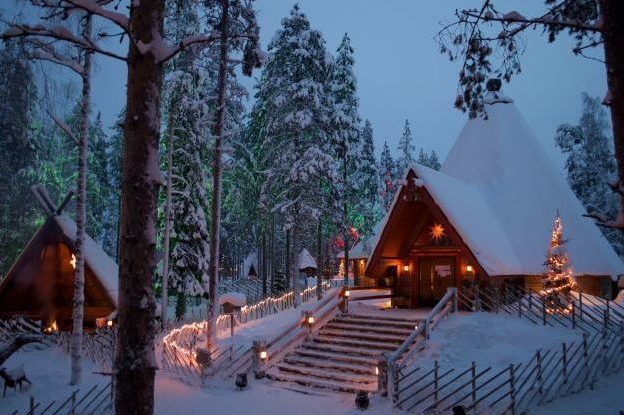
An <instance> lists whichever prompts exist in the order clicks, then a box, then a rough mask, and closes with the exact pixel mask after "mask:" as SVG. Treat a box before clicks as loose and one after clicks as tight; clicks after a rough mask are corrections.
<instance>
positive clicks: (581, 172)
mask: <svg viewBox="0 0 624 415" xmlns="http://www.w3.org/2000/svg"><path fill="white" fill-rule="evenodd" d="M582 101H583V111H582V115H581V118H580V120H579V123H578V124H577V125H570V124H562V125H560V126H559V127H558V128H557V133H556V135H555V143H556V145H557V146H558V147H559V148H560V149H561V152H562V153H563V154H566V155H567V159H566V163H565V171H566V174H567V178H568V183H569V184H570V188H571V189H572V191H574V193H575V194H576V196H577V197H578V198H579V200H580V201H581V203H583V205H584V206H585V209H587V212H588V213H590V214H591V213H600V214H604V215H607V216H609V217H616V216H617V214H618V207H619V203H618V197H617V195H616V194H615V193H614V192H613V190H612V189H611V187H610V183H612V182H615V181H616V165H615V159H614V157H613V146H612V144H611V142H612V140H611V138H610V137H609V135H608V132H609V129H610V127H609V122H608V119H607V114H606V111H605V110H604V108H603V106H602V105H601V103H600V99H598V98H592V97H590V96H589V95H587V94H586V93H584V94H583V95H582ZM600 229H601V231H602V233H603V234H604V235H605V237H606V238H607V239H608V240H609V242H610V243H611V245H612V246H613V247H614V249H615V250H616V251H617V252H618V254H619V255H620V256H622V255H624V237H623V235H622V233H621V232H620V231H618V230H616V229H612V228H609V227H601V228H600Z"/></svg>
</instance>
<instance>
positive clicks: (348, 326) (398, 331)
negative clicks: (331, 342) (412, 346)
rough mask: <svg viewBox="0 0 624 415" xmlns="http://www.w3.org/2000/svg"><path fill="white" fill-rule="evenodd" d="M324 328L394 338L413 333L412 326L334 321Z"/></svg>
mask: <svg viewBox="0 0 624 415" xmlns="http://www.w3.org/2000/svg"><path fill="white" fill-rule="evenodd" d="M325 328H327V329H332V330H354V331H358V332H366V333H379V334H394V335H396V336H409V335H410V334H412V332H413V331H414V327H413V326H412V327H410V328H400V327H383V326H366V325H363V324H352V323H341V322H336V321H335V320H332V321H330V322H329V323H327V325H325Z"/></svg>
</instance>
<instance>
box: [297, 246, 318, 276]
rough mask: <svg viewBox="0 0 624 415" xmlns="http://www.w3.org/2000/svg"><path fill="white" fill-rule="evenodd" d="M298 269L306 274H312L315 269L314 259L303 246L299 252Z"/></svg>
mask: <svg viewBox="0 0 624 415" xmlns="http://www.w3.org/2000/svg"><path fill="white" fill-rule="evenodd" d="M298 259H299V271H300V272H302V273H304V274H306V275H307V276H312V275H314V272H315V271H316V260H315V259H314V257H313V256H312V255H311V254H310V252H308V250H307V249H305V248H303V249H302V250H301V252H299V258H298Z"/></svg>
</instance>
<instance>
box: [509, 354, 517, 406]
mask: <svg viewBox="0 0 624 415" xmlns="http://www.w3.org/2000/svg"><path fill="white" fill-rule="evenodd" d="M509 388H510V393H509V398H510V399H511V408H510V409H511V415H516V379H515V377H514V365H513V363H512V364H510V365H509Z"/></svg>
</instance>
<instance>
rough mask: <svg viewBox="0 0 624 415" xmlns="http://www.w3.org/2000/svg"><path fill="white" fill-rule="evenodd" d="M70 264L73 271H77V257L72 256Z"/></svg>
mask: <svg viewBox="0 0 624 415" xmlns="http://www.w3.org/2000/svg"><path fill="white" fill-rule="evenodd" d="M69 264H70V265H71V266H72V268H73V269H76V255H74V254H72V257H71V259H70V260H69Z"/></svg>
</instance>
